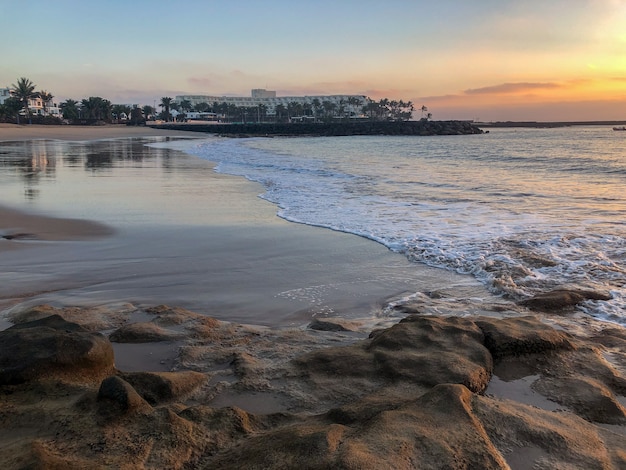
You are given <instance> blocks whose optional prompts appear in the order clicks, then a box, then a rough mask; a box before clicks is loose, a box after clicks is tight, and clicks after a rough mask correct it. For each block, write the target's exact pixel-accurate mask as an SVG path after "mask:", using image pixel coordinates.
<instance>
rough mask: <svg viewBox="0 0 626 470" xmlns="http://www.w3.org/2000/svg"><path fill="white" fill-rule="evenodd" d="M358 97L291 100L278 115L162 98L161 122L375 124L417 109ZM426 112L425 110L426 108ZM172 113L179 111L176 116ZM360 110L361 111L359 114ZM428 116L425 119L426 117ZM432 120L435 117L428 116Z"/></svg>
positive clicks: (276, 110)
mask: <svg viewBox="0 0 626 470" xmlns="http://www.w3.org/2000/svg"><path fill="white" fill-rule="evenodd" d="M362 103H363V101H362V100H361V99H359V98H357V97H350V98H347V99H345V100H344V99H341V100H339V102H338V103H337V102H333V101H329V100H324V101H320V100H319V99H318V98H314V99H312V100H311V102H305V103H302V102H299V101H291V102H288V103H287V104H278V105H276V106H275V107H274V113H273V114H271V115H270V114H268V106H266V105H264V104H259V105H256V106H237V105H235V104H233V103H226V102H218V101H215V102H213V103H197V104H196V105H195V106H194V105H192V104H191V102H190V101H189V100H182V101H181V102H176V101H174V100H173V99H172V98H171V97H169V96H165V97H163V98H161V102H160V104H159V107H161V108H162V112H161V113H160V114H159V115H158V119H162V120H164V121H168V122H169V121H173V120H177V121H184V120H186V118H187V116H188V113H191V112H196V113H214V114H215V115H217V116H220V120H221V121H224V122H278V123H285V122H293V121H294V120H295V121H303V120H306V121H309V122H333V121H338V120H339V121H347V120H350V119H355V118H361V119H369V120H372V121H408V120H410V119H411V117H412V116H413V111H414V110H415V108H414V106H413V103H412V102H411V101H403V100H399V101H398V100H389V99H387V98H384V99H381V100H379V101H374V100H372V99H369V98H367V100H366V103H365V105H363V104H362ZM422 108H423V109H425V107H422ZM172 110H175V111H176V112H177V115H176V116H175V117H174V115H173V113H172ZM355 110H358V111H355ZM422 117H424V116H422ZM427 117H428V118H430V117H431V115H428V116H427Z"/></svg>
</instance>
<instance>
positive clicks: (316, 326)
mask: <svg viewBox="0 0 626 470" xmlns="http://www.w3.org/2000/svg"><path fill="white" fill-rule="evenodd" d="M309 328H311V329H312V330H317V331H353V330H352V329H350V328H348V327H347V326H345V325H344V324H343V322H342V321H341V320H320V319H319V318H316V319H314V320H313V321H312V322H311V323H309Z"/></svg>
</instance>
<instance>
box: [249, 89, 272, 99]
mask: <svg viewBox="0 0 626 470" xmlns="http://www.w3.org/2000/svg"><path fill="white" fill-rule="evenodd" d="M252 98H276V92H275V91H272V90H265V89H263V88H255V89H254V90H252Z"/></svg>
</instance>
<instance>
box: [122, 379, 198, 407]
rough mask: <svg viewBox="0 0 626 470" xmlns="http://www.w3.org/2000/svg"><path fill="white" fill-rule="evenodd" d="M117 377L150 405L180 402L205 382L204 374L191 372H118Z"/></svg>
mask: <svg viewBox="0 0 626 470" xmlns="http://www.w3.org/2000/svg"><path fill="white" fill-rule="evenodd" d="M119 375H120V377H121V378H122V379H124V380H125V381H126V382H128V383H129V384H130V385H132V386H133V387H134V389H135V390H137V393H139V395H141V396H142V397H143V398H144V399H145V400H146V401H147V402H148V403H150V404H152V405H157V404H160V403H165V402H170V401H174V400H182V399H183V398H185V396H186V395H189V394H190V393H191V392H193V391H194V390H195V389H197V388H198V387H200V386H201V385H202V384H204V383H206V381H207V377H206V376H205V375H204V374H201V373H199V372H193V371H184V372H120V373H119Z"/></svg>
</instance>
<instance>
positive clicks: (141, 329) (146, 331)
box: [109, 322, 183, 343]
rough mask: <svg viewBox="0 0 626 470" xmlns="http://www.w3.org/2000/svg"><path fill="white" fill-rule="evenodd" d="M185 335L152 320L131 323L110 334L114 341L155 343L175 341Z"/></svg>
mask: <svg viewBox="0 0 626 470" xmlns="http://www.w3.org/2000/svg"><path fill="white" fill-rule="evenodd" d="M182 336H183V335H181V334H180V333H175V332H172V331H168V330H166V329H164V328H161V327H160V326H158V325H156V324H155V323H152V322H141V323H131V324H129V325H124V326H122V327H121V328H118V329H117V330H115V331H114V332H113V333H111V335H110V336H109V339H110V340H111V341H113V342H114V343H155V342H159V341H173V340H176V339H180V338H181V337H182Z"/></svg>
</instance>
